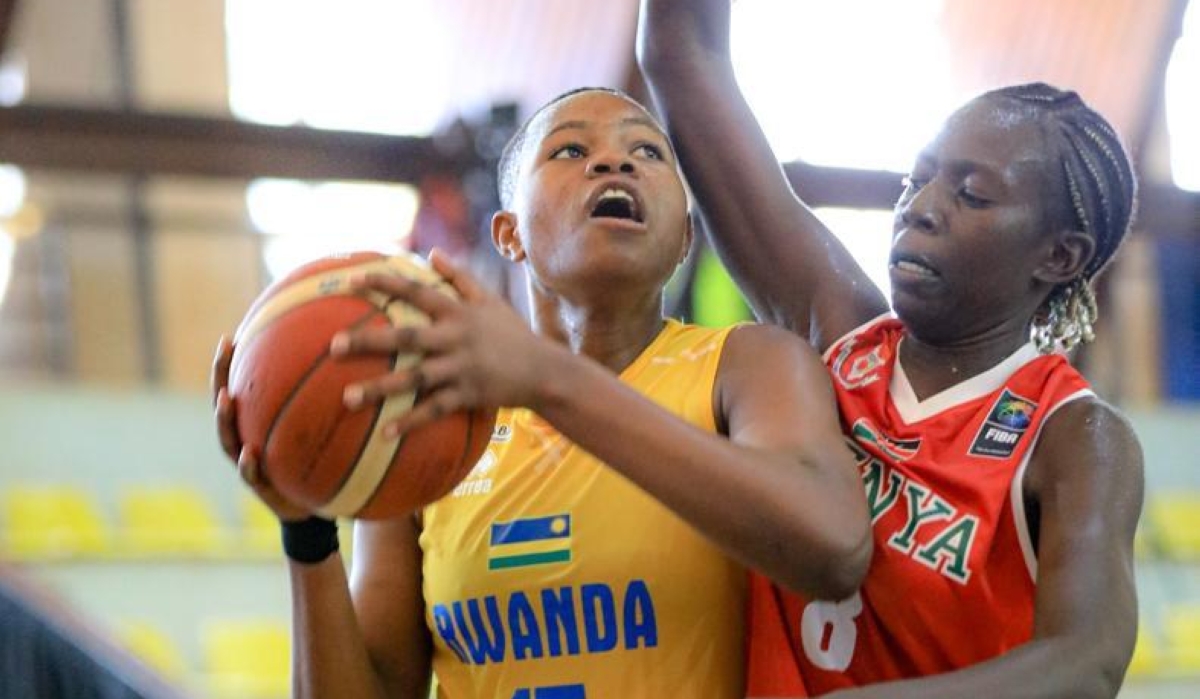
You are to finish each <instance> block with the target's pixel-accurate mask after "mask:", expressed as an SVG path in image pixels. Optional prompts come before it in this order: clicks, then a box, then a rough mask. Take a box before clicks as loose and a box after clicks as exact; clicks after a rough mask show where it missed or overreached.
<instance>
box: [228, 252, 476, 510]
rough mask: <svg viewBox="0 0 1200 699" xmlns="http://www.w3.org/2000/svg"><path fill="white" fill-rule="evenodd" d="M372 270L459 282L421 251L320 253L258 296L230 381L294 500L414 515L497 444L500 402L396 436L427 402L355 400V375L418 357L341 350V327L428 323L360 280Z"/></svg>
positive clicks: (250, 435)
mask: <svg viewBox="0 0 1200 699" xmlns="http://www.w3.org/2000/svg"><path fill="white" fill-rule="evenodd" d="M368 272H375V273H387V274H398V275H403V276H406V277H409V278H413V279H417V280H419V281H421V282H424V283H428V284H432V285H434V286H436V287H437V288H438V289H440V290H441V291H443V292H445V293H447V294H454V293H455V292H454V290H453V289H452V288H451V287H450V286H449V285H448V284H446V283H445V282H444V280H442V278H441V277H440V276H438V274H437V273H436V272H434V271H433V270H432V269H430V268H429V267H428V266H427V265H426V263H425V262H424V260H422V259H421V258H419V257H416V256H411V255H401V256H386V255H383V254H380V253H375V252H359V253H353V254H349V255H345V256H338V257H329V258H323V259H320V260H317V261H314V262H310V263H308V264H306V265H304V266H302V267H300V268H298V269H296V270H295V271H294V272H292V273H291V274H289V275H288V276H287V277H285V278H283V279H281V280H279V281H277V282H275V283H274V284H272V285H270V286H269V287H268V288H267V289H266V290H265V291H263V293H262V294H261V295H259V297H258V298H257V299H256V300H255V301H254V303H253V304H252V305H251V306H250V310H249V311H248V312H247V313H246V317H245V318H244V319H243V321H242V323H241V325H240V326H239V327H238V330H237V333H236V335H235V338H234V347H235V349H234V354H233V360H232V364H231V366H230V376H229V391H230V396H231V397H232V398H233V399H234V401H236V404H237V426H238V430H239V432H240V434H241V437H242V441H243V442H244V443H245V444H246V445H247V446H250V447H252V448H255V449H256V450H257V453H258V454H259V459H260V465H261V467H262V469H263V471H264V473H265V474H266V476H267V478H268V479H269V480H270V482H271V484H272V485H273V486H274V487H275V488H276V489H277V490H278V491H279V492H280V493H281V494H282V495H283V496H284V497H286V498H287V499H289V500H291V501H292V502H294V503H296V504H298V505H303V506H306V507H309V508H311V509H313V510H314V511H315V512H318V513H320V514H322V515H324V516H326V517H335V516H337V517H356V518H364V519H378V518H385V517H393V516H397V515H402V514H406V513H409V512H411V511H413V510H415V509H416V508H418V507H421V506H423V505H426V504H428V503H430V502H433V501H434V500H436V499H438V498H439V497H441V496H442V495H444V494H446V493H447V492H448V491H449V490H450V489H451V488H453V487H454V486H455V485H456V484H457V483H458V482H459V481H460V480H462V478H463V477H464V476H466V474H467V472H468V471H470V469H471V468H472V466H474V464H475V462H476V461H477V460H478V459H479V457H480V455H481V454H482V453H483V450H484V449H485V448H486V447H487V443H488V440H489V438H490V436H491V429H492V425H493V423H494V421H495V417H496V413H495V410H494V409H488V410H483V409H476V410H471V411H459V412H457V413H453V414H450V415H446V416H444V417H442V418H440V419H438V420H437V421H435V422H432V423H429V424H427V425H424V426H422V427H419V428H417V429H415V430H412V431H410V432H408V433H407V434H405V435H403V436H402V437H401V438H400V439H389V438H387V437H385V436H384V435H383V427H384V425H385V424H387V423H388V422H390V421H391V420H394V419H395V418H397V417H399V416H401V415H403V414H404V413H405V412H406V411H408V410H409V409H410V408H411V407H412V406H413V404H414V403H415V402H416V401H417V399H418V398H419V396H418V395H417V394H416V393H408V394H405V395H392V396H388V397H387V399H385V400H384V401H382V402H380V403H378V404H374V405H371V404H368V405H367V406H366V407H364V408H361V409H359V410H350V409H348V408H346V407H345V405H344V404H343V402H342V392H343V390H344V389H345V387H346V386H347V385H349V384H351V383H355V382H358V381H363V380H366V379H370V378H375V377H378V376H380V375H382V374H385V373H387V372H390V371H402V370H404V369H406V368H408V367H410V366H412V365H413V364H414V363H415V362H416V360H417V359H418V357H416V356H414V355H393V356H391V357H388V356H383V355H363V356H352V357H343V358H333V357H331V356H330V354H329V343H330V340H331V339H332V338H333V336H334V334H336V333H337V332H339V331H341V330H349V329H353V328H362V327H370V326H383V325H388V324H391V325H394V326H401V327H403V326H409V325H422V324H426V323H428V322H429V321H428V318H426V317H425V315H424V314H423V313H421V312H420V311H418V310H416V309H414V308H412V307H411V306H409V305H408V304H405V303H403V302H401V301H394V300H390V299H387V298H385V297H383V296H382V295H378V294H366V293H359V292H356V291H352V290H351V289H350V288H349V286H350V284H349V282H350V279H351V278H352V277H353V276H355V275H357V274H365V273H368Z"/></svg>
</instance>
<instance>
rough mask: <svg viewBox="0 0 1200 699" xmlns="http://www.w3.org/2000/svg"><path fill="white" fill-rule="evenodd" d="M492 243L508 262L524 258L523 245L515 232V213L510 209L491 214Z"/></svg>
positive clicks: (519, 260)
mask: <svg viewBox="0 0 1200 699" xmlns="http://www.w3.org/2000/svg"><path fill="white" fill-rule="evenodd" d="M492 245H494V246H496V250H497V251H498V252H499V253H500V254H501V255H503V256H504V259H506V260H508V261H510V262H521V261H523V260H524V259H525V247H524V246H523V245H521V236H520V235H518V234H517V215H516V214H514V213H513V212H511V211H497V212H496V213H495V214H493V215H492Z"/></svg>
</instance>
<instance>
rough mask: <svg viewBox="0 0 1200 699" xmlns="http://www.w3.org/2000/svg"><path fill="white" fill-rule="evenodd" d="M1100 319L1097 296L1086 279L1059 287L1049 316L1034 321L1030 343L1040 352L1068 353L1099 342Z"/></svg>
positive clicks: (1049, 302) (1051, 304)
mask: <svg viewBox="0 0 1200 699" xmlns="http://www.w3.org/2000/svg"><path fill="white" fill-rule="evenodd" d="M1098 316H1099V308H1098V307H1097V306H1096V295H1095V293H1093V292H1092V287H1091V285H1090V284H1089V283H1088V280H1087V279H1085V278H1084V277H1082V276H1080V277H1076V278H1075V279H1073V280H1071V281H1070V282H1068V283H1067V284H1064V285H1063V286H1060V287H1058V288H1057V289H1055V290H1054V292H1053V293H1052V294H1051V296H1050V298H1049V300H1047V302H1046V313H1045V315H1043V316H1038V317H1035V318H1034V319H1033V324H1032V326H1031V327H1030V339H1032V340H1033V344H1034V346H1035V347H1037V350H1038V352H1041V353H1042V354H1050V353H1053V352H1062V353H1067V352H1070V351H1071V350H1072V349H1074V348H1075V347H1076V346H1077V345H1079V343H1081V342H1091V341H1092V340H1094V339H1096V331H1095V323H1096V318H1097V317H1098Z"/></svg>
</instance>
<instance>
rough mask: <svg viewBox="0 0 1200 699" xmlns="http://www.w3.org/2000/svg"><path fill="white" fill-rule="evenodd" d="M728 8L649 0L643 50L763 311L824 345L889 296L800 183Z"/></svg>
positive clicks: (715, 236) (728, 253) (741, 279)
mask: <svg viewBox="0 0 1200 699" xmlns="http://www.w3.org/2000/svg"><path fill="white" fill-rule="evenodd" d="M729 15H730V0H642V9H641V23H640V26H639V31H638V62H639V64H640V65H641V68H642V72H643V73H644V74H645V76H646V79H647V81H648V82H649V85H650V88H651V92H652V93H653V94H654V100H655V102H656V103H657V105H658V107H659V110H660V112H661V113H662V115H663V118H664V119H665V120H666V122H667V130H668V131H669V132H670V134H671V139H672V140H673V141H674V143H675V146H676V148H677V149H678V151H679V158H680V162H681V163H682V164H683V170H684V173H685V174H686V175H687V178H688V181H689V183H690V184H691V186H692V189H693V191H694V192H695V193H696V199H697V203H698V206H699V209H700V213H701V215H702V216H703V218H704V221H705V224H706V227H707V228H708V231H709V235H710V238H711V240H712V242H713V246H714V248H715V249H716V250H717V252H718V253H719V254H720V256H721V259H722V260H723V261H724V263H725V265H726V266H727V267H728V268H729V271H730V273H731V274H732V275H733V278H734V279H735V280H736V281H737V282H738V285H739V286H740V287H741V289H742V292H743V293H744V294H745V295H746V297H747V299H748V300H749V301H750V304H751V305H752V306H753V308H754V311H755V313H756V314H757V315H758V317H759V318H760V319H762V320H764V321H768V322H771V323H774V324H777V325H782V326H784V327H787V328H790V329H792V330H794V331H795V332H797V333H799V334H800V335H801V336H803V337H806V338H808V339H809V341H810V342H811V343H812V344H813V346H815V347H817V348H818V349H821V350H824V349H825V348H826V347H827V346H828V345H829V344H831V343H832V342H833V341H834V340H836V339H838V338H839V337H841V336H842V335H844V334H845V333H847V332H849V331H850V330H852V329H854V328H855V327H857V326H859V325H861V324H862V323H864V322H866V321H867V320H870V319H871V318H873V317H875V316H877V315H879V314H880V313H883V312H884V311H886V310H887V303H886V301H885V300H884V298H883V296H882V294H881V293H880V292H879V290H878V289H877V288H876V287H875V285H874V284H872V283H871V281H870V279H868V277H867V276H866V274H865V273H864V272H863V271H862V269H861V268H860V267H859V266H858V263H856V262H855V261H854V258H852V257H851V256H850V253H848V252H847V251H846V249H845V247H843V246H842V244H841V243H840V242H839V241H838V240H837V238H835V237H834V236H833V235H832V234H831V233H830V232H829V230H828V229H827V228H825V226H824V224H822V223H821V221H820V220H818V219H817V217H816V216H815V215H813V213H812V211H810V210H809V208H808V207H807V206H805V205H804V203H803V202H802V201H800V200H799V199H798V198H797V197H796V195H795V194H794V193H793V192H792V189H791V186H790V185H789V183H788V181H787V178H786V176H785V175H784V173H783V169H782V168H781V167H780V165H779V163H778V161H777V160H776V158H775V155H774V153H772V152H771V148H770V146H769V145H768V143H767V140H766V137H765V136H764V135H763V133H762V129H761V128H760V127H759V125H758V122H757V120H756V119H755V118H754V114H753V113H752V112H751V111H750V107H749V105H748V104H747V103H746V99H745V97H743V95H742V92H741V90H740V88H739V87H738V84H737V81H736V79H735V77H734V73H733V63H732V61H731V59H730V53H729Z"/></svg>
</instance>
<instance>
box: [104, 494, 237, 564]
mask: <svg viewBox="0 0 1200 699" xmlns="http://www.w3.org/2000/svg"><path fill="white" fill-rule="evenodd" d="M119 509H120V514H121V527H122V533H123V539H122V540H123V544H124V548H125V553H127V554H129V555H134V556H159V555H216V554H221V553H226V552H227V551H228V544H229V540H228V537H229V533H228V531H227V530H226V529H224V528H223V527H221V526H220V525H219V524H218V522H217V518H216V517H215V516H214V515H213V512H212V509H211V508H210V507H209V504H208V502H207V501H206V500H205V499H204V497H203V496H202V495H201V494H200V493H198V492H196V491H194V490H190V489H188V488H180V487H172V488H165V487H164V488H145V487H135V488H131V489H130V490H128V491H126V492H125V493H124V494H122V496H121V500H120V508H119Z"/></svg>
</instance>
